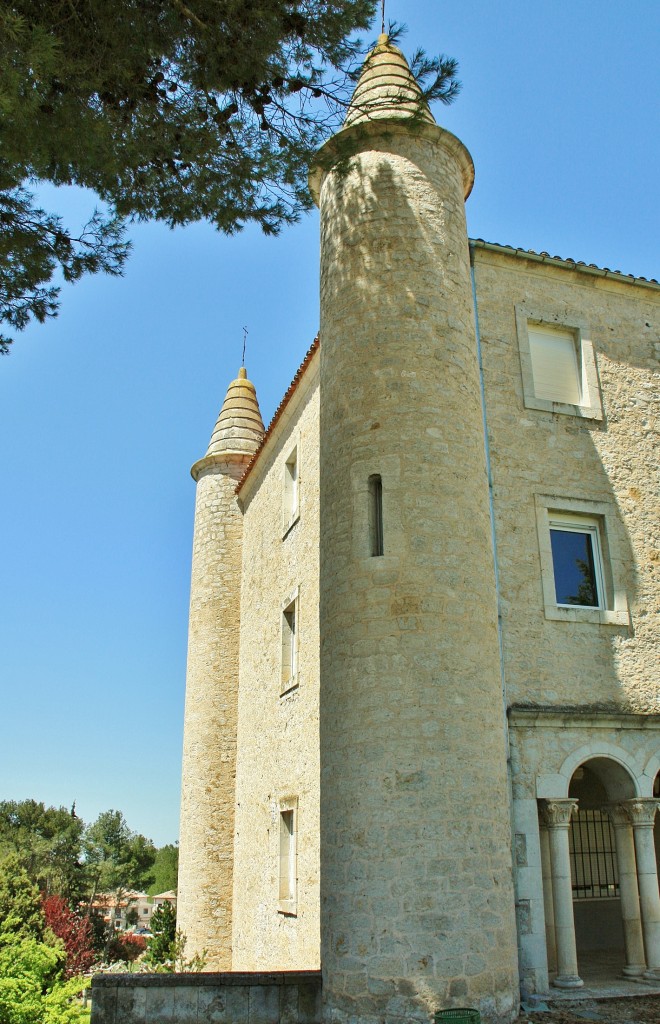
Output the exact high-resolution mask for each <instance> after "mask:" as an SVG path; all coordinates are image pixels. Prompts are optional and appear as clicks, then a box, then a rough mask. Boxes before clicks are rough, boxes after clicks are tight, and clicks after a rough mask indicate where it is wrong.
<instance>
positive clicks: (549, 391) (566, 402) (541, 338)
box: [516, 306, 603, 420]
mask: <svg viewBox="0 0 660 1024" xmlns="http://www.w3.org/2000/svg"><path fill="white" fill-rule="evenodd" d="M516 331H517V336H518V348H519V354H520V369H521V373H522V385H523V399H524V403H525V406H526V407H527V408H528V409H541V410H544V411H546V412H552V413H563V414H567V415H570V416H581V417H583V418H586V419H594V420H602V418H603V407H602V402H601V397H600V388H599V385H598V373H597V370H596V359H595V355H594V347H593V344H592V342H591V341H590V340H589V333H590V332H589V327H588V324H586V322H584V321H583V320H582V319H581V318H580V317H579V316H577V315H576V316H574V317H568V316H563V315H559V314H557V313H556V311H552V310H538V309H530V308H529V307H527V306H516Z"/></svg>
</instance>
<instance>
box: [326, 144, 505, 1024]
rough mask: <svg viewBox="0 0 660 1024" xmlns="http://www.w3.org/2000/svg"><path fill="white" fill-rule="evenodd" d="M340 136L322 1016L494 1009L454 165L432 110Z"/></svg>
mask: <svg viewBox="0 0 660 1024" xmlns="http://www.w3.org/2000/svg"><path fill="white" fill-rule="evenodd" d="M379 132H382V134H379ZM341 141H342V140H340V142H339V143H337V145H338V147H340V143H341ZM329 145H330V146H332V145H333V143H330V144H329ZM351 145H352V146H353V149H354V155H352V156H351V158H350V159H348V160H347V161H346V162H345V164H344V165H342V166H341V167H340V168H339V169H338V170H337V171H336V172H335V171H330V173H328V175H327V177H326V178H325V181H324V183H323V186H322V188H321V192H320V208H321V232H322V270H321V388H322V402H321V501H322V505H321V624H322V636H321V716H320V722H321V732H320V735H321V765H322V775H321V900H322V904H321V905H322V920H321V924H322V969H323V998H324V1004H325V1014H326V1019H328V1020H333V1021H342V1020H346V1021H347V1020H355V1019H360V1020H363V1021H368V1020H380V1021H388V1022H396V1021H401V1020H411V1019H427V1018H428V1016H429V1015H430V1014H431V1013H432V1012H433V1011H434V1010H436V1009H438V1008H439V1007H443V1006H448V1005H452V1004H453V1005H457V1004H458V1005H472V1006H478V1007H480V1008H481V1010H482V1014H483V1017H484V1019H487V1020H495V1019H499V1020H504V1019H507V1018H509V1017H511V1016H513V1015H514V1014H515V1013H516V1011H517V993H518V985H517V964H516V953H515V924H514V920H513V890H512V877H511V876H512V869H511V856H510V831H509V812H508V793H507V784H506V765H505V739H504V721H503V708H502V696H501V689H500V677H499V661H498V642H497V615H496V606H495V590H494V574H493V558H492V550H491V544H490V527H489V518H488V493H487V485H486V474H485V458H484V444H483V434H482V429H481V410H480V402H479V379H478V369H477V354H476V343H475V335H474V316H473V309H472V299H471V289H470V275H469V261H468V247H467V237H466V231H465V215H464V206H463V204H464V195H465V191H464V190H465V185H466V182H467V181H469V174H470V170H471V163H470V161H469V156H468V155H467V154H466V153H465V150H464V149H463V148H462V146H461V145H460V143H459V142H458V140H456V139H454V138H453V137H452V136H450V135H448V133H443V132H442V131H441V130H440V129H438V128H436V127H435V126H429V127H428V131H427V128H424V131H423V132H420V135H419V136H416V134H415V132H414V131H413V132H407V131H406V130H405V128H401V129H400V128H399V127H398V126H397V125H393V124H388V125H387V126H386V130H385V129H380V128H379V127H378V126H376V125H369V126H364V130H363V132H362V133H360V134H359V135H357V134H356V135H355V136H354V137H351V140H350V141H349V140H348V139H347V140H346V144H345V146H344V147H343V150H342V149H341V148H339V149H338V151H339V152H343V154H344V156H346V153H347V151H348V150H349V149H350V146H351ZM323 157H324V154H323V151H322V154H321V159H323ZM322 166H323V164H322ZM372 474H380V475H381V477H382V494H383V525H384V555H383V556H380V557H372V555H371V551H370V549H369V527H368V521H369V516H368V508H369V491H368V480H369V477H370V475H372Z"/></svg>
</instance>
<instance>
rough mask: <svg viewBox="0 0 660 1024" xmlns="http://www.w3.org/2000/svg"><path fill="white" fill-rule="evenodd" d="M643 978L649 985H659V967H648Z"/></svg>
mask: <svg viewBox="0 0 660 1024" xmlns="http://www.w3.org/2000/svg"><path fill="white" fill-rule="evenodd" d="M643 978H644V981H648V982H649V984H651V985H660V967H649V968H648V969H647V970H645V971H644V974H643Z"/></svg>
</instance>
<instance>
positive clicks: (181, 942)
mask: <svg viewBox="0 0 660 1024" xmlns="http://www.w3.org/2000/svg"><path fill="white" fill-rule="evenodd" d="M151 931H152V932H153V937H152V938H151V939H149V944H148V948H147V952H146V955H145V957H144V962H145V964H148V965H149V967H151V968H152V970H154V971H163V972H167V973H169V972H174V971H203V970H204V968H205V966H206V951H204V952H202V953H201V955H200V954H199V953H196V954H195V955H194V956H193V957H191V958H190V959H189V960H188V959H187V958H186V955H185V953H186V936H185V935H184V934H183V932H182V931H181V929H180V928H177V926H176V910H175V909H174V907H173V906H172V904H171V903H161V905H160V906H159V907H158V909H157V910H156V911H155V912H154V914H153V916H152V918H151Z"/></svg>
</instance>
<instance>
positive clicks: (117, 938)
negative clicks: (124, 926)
mask: <svg viewBox="0 0 660 1024" xmlns="http://www.w3.org/2000/svg"><path fill="white" fill-rule="evenodd" d="M146 948H147V940H146V939H145V938H144V936H143V935H133V934H132V932H123V933H116V934H115V935H113V936H112V938H111V939H110V943H109V945H108V959H109V960H110V962H111V963H113V962H115V961H117V960H126V962H127V963H132V962H133V960H137V958H138V957H139V956H140V954H141V953H144V951H145V949H146Z"/></svg>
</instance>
